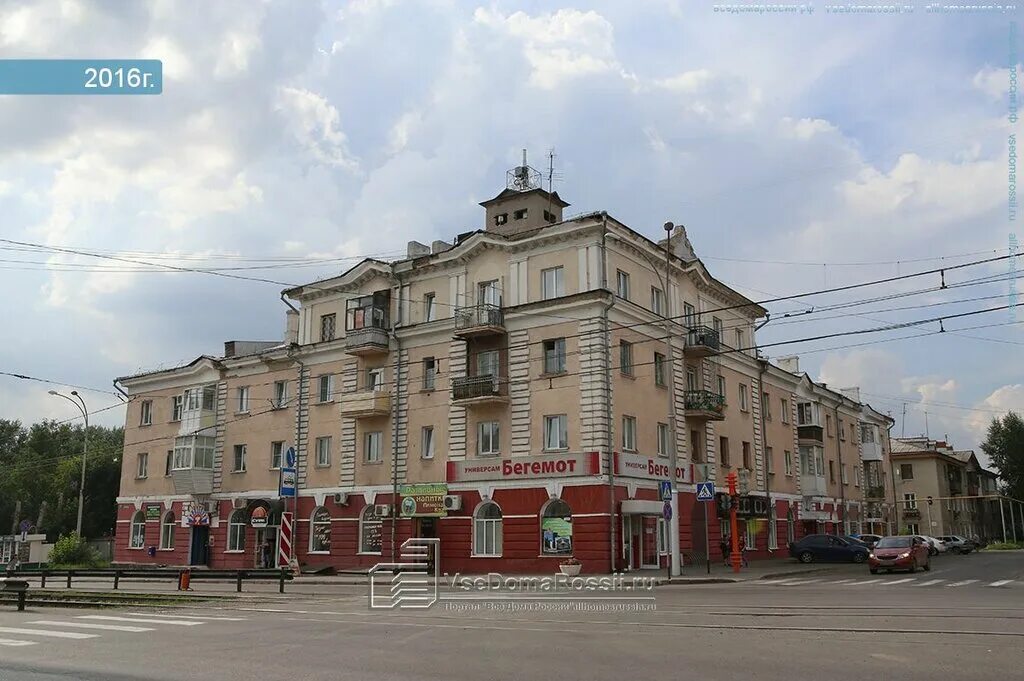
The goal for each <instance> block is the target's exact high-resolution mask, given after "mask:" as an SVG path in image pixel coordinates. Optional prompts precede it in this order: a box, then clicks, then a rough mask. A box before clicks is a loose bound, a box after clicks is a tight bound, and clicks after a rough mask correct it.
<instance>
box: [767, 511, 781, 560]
mask: <svg viewBox="0 0 1024 681" xmlns="http://www.w3.org/2000/svg"><path fill="white" fill-rule="evenodd" d="M778 548H779V518H778V514H777V513H776V511H775V502H774V501H773V502H771V506H770V507H769V508H768V550H769V551H777V550H778Z"/></svg>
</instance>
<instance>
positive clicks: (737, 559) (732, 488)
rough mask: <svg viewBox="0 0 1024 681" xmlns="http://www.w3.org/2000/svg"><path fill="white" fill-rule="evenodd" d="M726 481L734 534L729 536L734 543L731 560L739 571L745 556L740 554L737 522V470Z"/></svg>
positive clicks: (730, 523)
mask: <svg viewBox="0 0 1024 681" xmlns="http://www.w3.org/2000/svg"><path fill="white" fill-rule="evenodd" d="M725 481H726V483H728V485H729V532H730V534H731V535H732V536H731V537H729V541H730V542H731V543H732V550H730V551H729V560H730V562H731V563H732V571H733V572H739V571H740V564H741V563H742V562H743V557H742V556H740V538H739V536H738V534H739V527H738V525H737V522H736V511H737V509H736V497H737V491H736V471H729V474H728V475H727V476H725Z"/></svg>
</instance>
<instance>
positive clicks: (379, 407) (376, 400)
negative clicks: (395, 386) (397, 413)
mask: <svg viewBox="0 0 1024 681" xmlns="http://www.w3.org/2000/svg"><path fill="white" fill-rule="evenodd" d="M340 401H341V415H342V416H343V417H346V418H356V419H362V418H374V417H377V416H387V415H388V414H390V413H391V393H390V391H387V390H364V391H362V392H358V393H348V394H345V395H342V396H341V400H340Z"/></svg>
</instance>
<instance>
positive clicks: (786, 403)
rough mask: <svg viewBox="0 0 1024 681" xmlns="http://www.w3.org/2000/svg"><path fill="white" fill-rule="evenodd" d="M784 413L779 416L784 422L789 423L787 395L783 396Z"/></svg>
mask: <svg viewBox="0 0 1024 681" xmlns="http://www.w3.org/2000/svg"><path fill="white" fill-rule="evenodd" d="M781 400H782V401H781V406H782V414H781V416H780V417H779V418H780V419H781V420H782V422H783V423H785V424H787V425H788V424H789V400H787V399H786V398H785V397H783V398H781Z"/></svg>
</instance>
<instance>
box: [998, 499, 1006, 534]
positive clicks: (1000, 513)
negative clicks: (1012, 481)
mask: <svg viewBox="0 0 1024 681" xmlns="http://www.w3.org/2000/svg"><path fill="white" fill-rule="evenodd" d="M999 521H1000V522H1001V523H1002V525H1003V543H1004V544H1005V543H1006V515H1004V514H1003V497H1001V496H1000V497H999Z"/></svg>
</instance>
